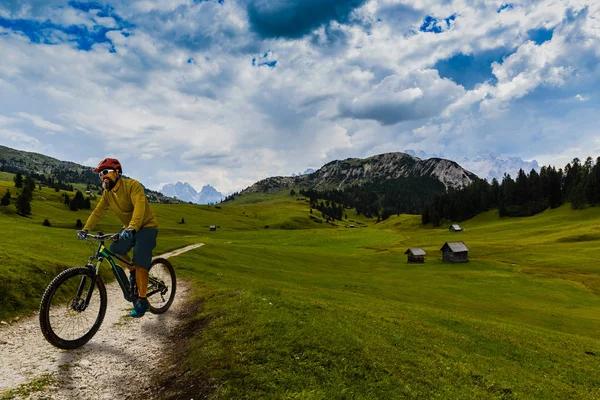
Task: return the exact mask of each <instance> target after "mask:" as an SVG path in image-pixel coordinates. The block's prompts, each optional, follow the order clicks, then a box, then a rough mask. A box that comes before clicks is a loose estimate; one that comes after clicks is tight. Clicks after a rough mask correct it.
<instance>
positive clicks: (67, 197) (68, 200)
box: [63, 193, 71, 205]
mask: <svg viewBox="0 0 600 400" xmlns="http://www.w3.org/2000/svg"><path fill="white" fill-rule="evenodd" d="M63 203H64V204H66V205H69V204H71V198H70V197H69V195H68V194H66V193H65V195H64V200H63Z"/></svg>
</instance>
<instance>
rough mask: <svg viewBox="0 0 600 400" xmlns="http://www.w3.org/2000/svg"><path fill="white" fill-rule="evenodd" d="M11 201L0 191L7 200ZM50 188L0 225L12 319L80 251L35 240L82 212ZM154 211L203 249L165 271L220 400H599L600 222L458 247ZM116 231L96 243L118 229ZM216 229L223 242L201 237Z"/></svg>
mask: <svg viewBox="0 0 600 400" xmlns="http://www.w3.org/2000/svg"><path fill="white" fill-rule="evenodd" d="M3 185H4V186H3ZM8 186H12V184H11V183H10V182H1V181H0V194H3V192H4V191H5V189H4V188H5V187H8ZM45 190H47V189H44V190H43V191H42V193H41V194H40V195H43V196H44V197H45V198H46V202H43V201H42V200H41V199H39V198H38V197H36V200H35V201H34V203H33V211H34V217H33V218H31V219H24V218H22V217H18V216H15V215H14V213H13V212H11V211H10V210H9V211H7V210H1V209H0V230H1V231H2V232H10V235H3V238H2V242H3V246H2V249H0V269H1V270H2V274H1V277H0V304H1V305H2V308H1V311H0V313H1V314H2V315H3V316H4V317H6V316H8V315H10V314H12V313H14V312H22V311H23V310H27V309H32V308H35V307H36V306H37V302H39V296H40V290H43V286H45V285H46V284H47V283H48V282H49V280H50V279H51V277H52V276H53V275H54V274H55V273H56V272H57V271H58V270H60V269H62V268H64V267H66V266H68V265H76V264H82V263H83V262H84V261H85V259H86V258H85V257H86V255H87V254H88V253H89V249H88V247H87V246H85V244H83V243H81V242H78V241H76V240H74V228H72V227H69V229H57V228H54V227H53V228H45V227H42V226H41V222H42V221H43V219H44V218H49V219H50V221H51V222H52V223H53V225H54V226H65V228H66V227H67V226H69V225H74V221H75V219H77V218H81V219H82V220H84V219H85V217H86V216H87V213H88V212H87V211H86V212H84V211H81V212H77V213H73V212H70V211H68V210H67V209H66V206H62V205H61V204H60V203H59V201H58V197H56V199H54V200H53V199H52V196H53V195H54V192H50V191H48V192H47V193H46V192H44V191H45ZM13 193H14V191H13ZM36 196H38V192H37V191H36ZM12 207H13V206H12V205H11V206H9V209H10V208H12ZM153 207H154V208H155V210H156V212H157V214H158V216H159V221H160V225H161V228H160V237H159V247H158V248H157V252H160V251H165V250H168V249H171V248H175V247H179V246H182V245H185V244H188V243H195V242H200V241H201V242H204V243H206V246H204V247H202V248H201V249H199V250H197V251H193V252H189V253H186V254H183V255H181V256H179V257H177V258H176V260H175V263H176V266H177V269H178V271H179V274H180V275H181V276H183V277H185V278H187V279H190V280H192V281H195V282H196V284H195V285H194V286H195V287H196V288H197V289H196V296H198V297H200V298H203V299H204V303H203V304H204V305H203V308H202V309H201V310H198V318H199V319H201V320H202V321H204V329H203V330H202V331H201V332H198V333H197V335H196V336H195V337H194V338H193V340H192V342H191V348H190V349H189V351H188V352H187V359H186V367H187V368H188V369H189V370H190V371H191V373H192V376H203V377H206V379H208V384H209V386H211V387H212V388H213V395H215V396H218V397H221V398H240V397H247V398H258V397H263V398H264V397H271V398H311V399H312V398H315V399H317V398H322V399H329V398H350V397H354V398H365V399H371V398H402V397H418V398H501V397H504V398H511V397H514V398H572V397H577V398H598V397H600V386H599V383H598V381H599V380H598V372H597V367H598V357H599V356H600V333H598V329H597V327H598V326H600V298H599V297H598V295H599V292H600V285H599V282H598V278H597V277H596V275H597V274H598V267H596V262H595V259H594V256H595V254H594V253H595V248H597V243H598V240H600V232H598V229H596V228H595V227H597V226H600V224H599V223H600V209H596V208H590V209H587V210H583V211H577V212H575V211H571V210H570V209H569V208H568V207H562V208H560V209H558V210H549V211H547V212H545V213H543V214H541V215H538V216H535V217H531V218H523V219H502V220H500V219H497V217H496V216H495V215H494V213H493V212H490V213H487V214H484V215H481V216H479V217H477V218H475V219H473V220H471V221H467V222H465V223H464V224H462V225H463V227H464V228H465V229H466V230H465V231H464V232H462V233H450V232H448V231H447V229H442V228H439V229H433V228H430V227H427V228H423V227H421V226H420V224H419V217H416V216H400V217H392V218H390V219H389V220H387V221H385V222H383V223H380V224H376V225H373V226H371V227H370V228H368V229H348V228H343V227H341V225H343V224H340V227H337V228H336V227H332V226H330V225H328V224H324V223H323V224H318V223H315V222H313V221H311V220H310V219H308V212H307V205H306V203H305V202H304V201H303V200H296V197H290V196H288V195H285V194H284V193H282V194H280V195H278V196H272V197H268V198H266V199H263V201H262V202H258V203H254V201H252V200H251V199H250V200H248V199H245V200H244V201H236V202H233V203H231V204H226V205H223V206H222V207H221V209H216V208H215V207H214V206H213V207H208V206H192V205H162V206H153ZM181 217H184V218H185V221H186V223H185V224H183V225H181V224H177V222H178V221H180V219H181ZM111 218H112V219H108V220H107V221H106V223H105V225H103V226H101V227H100V228H101V229H103V230H105V231H112V230H115V229H117V228H118V225H119V224H118V222H117V221H116V220H115V219H114V217H111ZM349 218H350V219H355V220H360V217H356V216H355V215H354V214H352V215H349ZM55 221H56V223H55ZM362 221H363V222H364V221H365V220H362ZM212 224H216V225H219V226H220V227H221V228H220V229H219V230H218V231H217V232H213V233H209V232H208V225H212ZM265 225H269V226H270V228H269V229H264V226H265ZM278 227H279V228H287V229H276V228H278ZM290 228H306V229H297V230H291V229H290ZM310 228H319V229H310ZM49 234H51V235H49ZM449 240H464V241H465V243H466V244H467V245H468V246H469V247H470V249H471V252H470V258H471V262H470V263H468V264H446V263H442V262H441V261H440V257H441V255H440V252H439V249H440V248H441V246H442V244H443V243H444V242H445V241H449ZM407 247H423V248H424V249H425V250H426V251H427V253H428V257H427V262H426V263H425V264H423V265H408V264H406V258H405V257H406V256H404V255H403V253H404V251H405V250H406V248H407ZM34 248H35V251H32V249H34ZM56 250H59V252H56ZM24 284H27V285H29V286H24ZM23 287H28V288H29V289H26V290H23ZM5 293H6V294H5ZM3 294H4V298H3V297H2V296H3ZM14 299H17V301H15V300H14ZM586 352H587V353H586ZM593 354H595V355H593Z"/></svg>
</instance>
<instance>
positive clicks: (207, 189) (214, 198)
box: [196, 185, 225, 204]
mask: <svg viewBox="0 0 600 400" xmlns="http://www.w3.org/2000/svg"><path fill="white" fill-rule="evenodd" d="M224 198H225V196H224V195H223V194H222V193H221V192H219V191H217V189H215V188H214V187H212V186H210V185H204V186H202V189H201V190H200V193H198V198H197V200H196V203H198V204H212V203H219V202H220V201H221V200H223V199H224Z"/></svg>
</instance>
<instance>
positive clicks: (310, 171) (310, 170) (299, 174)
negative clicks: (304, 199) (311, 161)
mask: <svg viewBox="0 0 600 400" xmlns="http://www.w3.org/2000/svg"><path fill="white" fill-rule="evenodd" d="M313 172H315V170H314V169H312V168H308V169H306V170H304V172H298V173H297V174H292V176H302V175H309V174H312V173H313Z"/></svg>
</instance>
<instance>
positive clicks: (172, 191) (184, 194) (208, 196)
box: [160, 182, 225, 204]
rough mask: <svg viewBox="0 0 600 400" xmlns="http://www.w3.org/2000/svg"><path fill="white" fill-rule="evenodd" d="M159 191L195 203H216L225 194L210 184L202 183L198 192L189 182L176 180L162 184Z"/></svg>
mask: <svg viewBox="0 0 600 400" xmlns="http://www.w3.org/2000/svg"><path fill="white" fill-rule="evenodd" d="M160 192H161V193H163V194H164V195H166V196H170V197H177V198H178V199H179V200H182V201H186V202H191V203H196V204H209V203H218V202H220V201H221V200H223V199H224V198H225V196H224V195H223V194H222V193H220V192H219V191H217V189H215V188H214V187H212V186H211V185H204V186H203V187H202V189H201V190H200V193H198V192H197V191H196V189H194V188H193V187H192V186H191V185H190V184H189V183H187V182H184V183H181V182H177V183H175V184H173V183H169V184H167V185H164V186H163V187H162V188H161V189H160Z"/></svg>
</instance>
